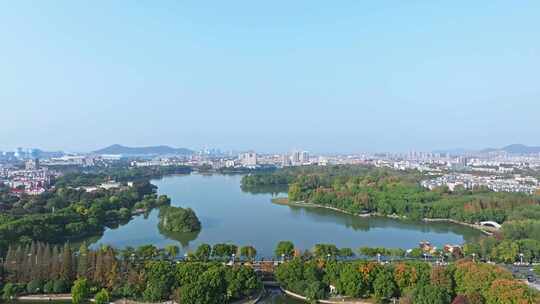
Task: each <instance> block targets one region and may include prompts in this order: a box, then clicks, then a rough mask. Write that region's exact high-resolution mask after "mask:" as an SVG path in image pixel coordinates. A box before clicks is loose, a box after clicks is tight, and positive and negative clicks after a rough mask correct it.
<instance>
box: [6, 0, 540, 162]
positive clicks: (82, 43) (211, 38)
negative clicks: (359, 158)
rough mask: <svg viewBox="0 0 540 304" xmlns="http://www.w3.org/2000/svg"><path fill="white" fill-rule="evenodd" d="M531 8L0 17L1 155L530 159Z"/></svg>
mask: <svg viewBox="0 0 540 304" xmlns="http://www.w3.org/2000/svg"><path fill="white" fill-rule="evenodd" d="M539 10H540V4H539V3H537V2H533V1H523V2H519V3H508V2H504V1H490V2H484V1H480V2H474V3H471V2H470V1H453V2H451V3H430V2H415V3H398V4H396V3H391V2H388V1H380V2H377V3H370V4H368V3H358V2H356V1H345V2H341V3H340V4H339V5H336V4H330V5H329V4H328V3H324V2H317V1H316V2H313V1H309V2H307V1H299V2H295V3H289V2H285V1H277V2H272V3H271V4H265V5H263V4H256V5H255V4H253V3H250V2H247V1H237V2H232V3H231V2H228V3H213V4H212V5H211V6H210V5H207V4H202V3H174V2H165V3H161V4H160V5H155V4H152V5H146V4H141V3H137V4H136V3H120V2H115V3H109V2H97V3H92V4H91V5H90V4H85V3H80V2H77V3H74V2H69V1H60V2H56V3H55V5H50V4H47V3H31V2H24V1H20V2H16V3H15V2H10V3H9V2H6V3H3V4H1V5H0V18H1V19H2V20H3V21H4V26H3V27H1V28H0V35H2V37H3V47H2V48H1V49H0V66H2V72H0V83H2V90H0V100H2V101H3V102H2V113H3V114H4V115H3V116H2V128H0V138H2V142H1V143H0V150H7V149H13V148H14V147H17V146H34V147H39V148H41V149H45V150H70V151H92V150H96V149H99V148H102V147H104V146H107V145H109V144H114V143H120V144H124V145H128V146H150V145H159V144H167V145H171V146H175V147H187V148H200V147H203V146H205V145H211V146H215V147H220V148H222V149H224V150H229V149H238V150H248V149H254V150H259V151H276V152H279V151H289V150H290V149H293V148H295V147H300V148H302V149H305V150H308V151H313V152H317V153H328V152H341V153H348V152H357V151H367V152H377V151H396V152H398V151H403V152H404V151H410V150H418V151H431V150H438V149H453V148H465V149H473V150H474V149H482V148H487V147H502V146H505V145H508V144H512V143H523V144H528V145H535V144H537V143H535V142H534V141H535V138H536V136H537V134H538V131H539V129H538V127H535V126H537V116H538V113H540V105H539V103H538V97H539V96H540V93H539V91H538V86H537V83H536V82H537V81H536V80H535V79H539V78H540V75H539V71H540V60H539V54H540V42H539V41H538V39H535V37H536V34H537V33H536V29H537V28H539V26H540V21H539V20H538V18H537V16H538V11H539Z"/></svg>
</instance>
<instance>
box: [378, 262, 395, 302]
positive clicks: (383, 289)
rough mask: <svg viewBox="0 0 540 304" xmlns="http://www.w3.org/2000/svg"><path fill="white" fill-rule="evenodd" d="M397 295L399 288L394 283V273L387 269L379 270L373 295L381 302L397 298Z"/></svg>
mask: <svg viewBox="0 0 540 304" xmlns="http://www.w3.org/2000/svg"><path fill="white" fill-rule="evenodd" d="M397 293H398V287H397V285H396V283H395V282H394V276H393V275H392V272H391V271H390V270H389V269H387V268H383V269H381V270H379V272H378V273H377V275H376V277H375V281H373V294H374V295H375V298H376V299H377V300H379V301H381V300H387V299H390V298H392V297H394V296H396V295H397Z"/></svg>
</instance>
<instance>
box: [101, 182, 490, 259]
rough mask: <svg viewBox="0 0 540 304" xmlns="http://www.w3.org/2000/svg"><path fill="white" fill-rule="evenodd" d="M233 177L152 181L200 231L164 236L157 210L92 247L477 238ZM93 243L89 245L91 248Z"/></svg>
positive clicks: (406, 243)
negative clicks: (319, 202)
mask: <svg viewBox="0 0 540 304" xmlns="http://www.w3.org/2000/svg"><path fill="white" fill-rule="evenodd" d="M240 180H241V176H239V175H232V176H231V175H210V176H208V175H199V174H192V175H185V176H170V177H166V178H163V179H161V180H155V181H153V183H154V184H155V185H157V186H158V187H159V190H158V191H159V193H160V194H167V195H168V196H170V197H171V199H172V205H174V206H182V207H190V208H192V209H194V210H195V212H196V213H197V215H198V216H199V218H200V220H201V222H202V230H201V231H200V232H198V233H190V234H173V235H171V234H166V233H163V232H160V231H159V230H158V228H157V226H158V225H157V224H158V218H157V214H158V211H157V210H154V211H153V212H151V213H150V214H149V215H148V216H147V217H145V216H138V217H136V218H134V219H133V220H132V221H130V222H129V223H128V224H126V225H123V226H120V227H118V228H115V229H107V230H106V231H105V233H104V234H103V236H102V237H100V238H98V239H94V240H93V241H94V243H95V245H97V244H109V245H112V246H115V247H125V246H134V247H135V246H139V245H143V244H154V245H156V246H158V247H163V246H165V245H168V244H179V245H180V246H181V247H182V248H183V251H184V252H185V251H189V250H193V249H194V248H196V247H197V246H198V245H199V244H201V243H209V244H214V243H219V242H232V243H235V244H237V245H240V246H241V245H248V244H249V245H253V246H255V248H257V250H258V252H259V254H260V255H261V256H264V257H270V256H271V255H272V252H273V249H274V247H275V245H276V244H277V243H278V242H279V241H280V240H291V241H293V242H294V243H295V245H296V246H297V247H299V248H301V249H309V248H312V247H313V245H315V244H317V243H333V244H336V245H337V246H338V247H351V248H354V249H356V248H358V247H361V246H370V247H400V248H412V247H416V246H417V245H418V243H419V242H420V241H422V240H428V241H430V242H431V243H433V244H435V245H436V246H442V245H444V244H446V243H452V244H456V243H458V244H459V243H463V242H464V240H468V239H472V238H477V237H479V236H480V233H479V232H478V231H476V230H474V229H471V228H468V227H464V226H461V225H456V224H450V223H423V222H411V221H401V220H394V219H387V218H359V217H355V216H352V215H347V214H342V213H339V212H335V211H332V210H326V209H316V208H300V207H290V206H283V205H277V204H273V203H271V199H272V197H275V196H284V195H285V194H284V193H281V194H279V193H274V194H270V193H258V194H254V193H248V192H243V191H242V190H241V189H240ZM95 245H94V246H95Z"/></svg>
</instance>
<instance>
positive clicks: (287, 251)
mask: <svg viewBox="0 0 540 304" xmlns="http://www.w3.org/2000/svg"><path fill="white" fill-rule="evenodd" d="M274 253H275V254H276V257H281V256H285V257H291V256H292V255H293V254H294V244H293V243H292V242H290V241H281V242H279V243H278V244H277V246H276V249H275V251H274Z"/></svg>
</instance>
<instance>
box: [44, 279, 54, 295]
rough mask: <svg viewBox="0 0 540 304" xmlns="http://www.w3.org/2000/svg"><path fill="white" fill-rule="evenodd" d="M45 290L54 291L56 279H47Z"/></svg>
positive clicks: (45, 291)
mask: <svg viewBox="0 0 540 304" xmlns="http://www.w3.org/2000/svg"><path fill="white" fill-rule="evenodd" d="M43 292H44V293H54V281H47V283H45V285H43Z"/></svg>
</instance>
